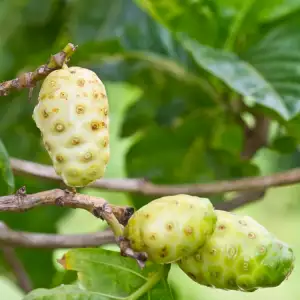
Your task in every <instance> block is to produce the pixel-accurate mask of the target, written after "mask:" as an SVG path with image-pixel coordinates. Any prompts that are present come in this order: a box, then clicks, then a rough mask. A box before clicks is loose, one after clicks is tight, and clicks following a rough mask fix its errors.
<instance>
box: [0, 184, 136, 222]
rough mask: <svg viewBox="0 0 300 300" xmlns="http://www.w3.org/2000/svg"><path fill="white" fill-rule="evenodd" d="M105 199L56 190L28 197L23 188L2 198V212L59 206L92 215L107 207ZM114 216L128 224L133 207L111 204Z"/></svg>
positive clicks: (0, 208) (0, 206) (0, 202)
mask: <svg viewBox="0 0 300 300" xmlns="http://www.w3.org/2000/svg"><path fill="white" fill-rule="evenodd" d="M106 203H107V202H106V200H104V199H103V198H98V197H93V196H89V195H83V194H73V193H71V192H69V191H64V190H60V189H54V190H50V191H44V192H40V193H36V194H31V195H26V191H25V188H24V187H23V188H21V189H20V190H19V191H18V192H17V193H16V194H15V195H8V196H2V197H0V212H1V211H13V212H23V211H26V210H29V209H32V208H34V207H37V206H44V205H58V206H64V207H71V208H82V209H85V210H87V211H89V212H90V213H92V214H94V215H96V214H95V212H96V211H97V210H99V209H101V207H103V205H106ZM109 206H110V207H111V209H112V211H113V213H114V215H115V216H116V218H117V219H118V221H119V222H120V223H121V224H126V222H127V221H128V218H129V217H130V216H131V215H132V213H133V208H132V207H127V206H115V205H111V204H109Z"/></svg>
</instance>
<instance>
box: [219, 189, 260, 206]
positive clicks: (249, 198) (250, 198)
mask: <svg viewBox="0 0 300 300" xmlns="http://www.w3.org/2000/svg"><path fill="white" fill-rule="evenodd" d="M264 195H265V191H251V192H244V193H242V194H240V195H238V196H236V197H235V198H234V199H232V200H230V201H224V202H220V203H216V204H215V205H214V207H215V208H216V209H220V210H226V211H232V210H234V209H236V208H239V207H241V206H244V205H247V204H250V203H253V202H256V201H258V200H260V199H262V198H263V197H264Z"/></svg>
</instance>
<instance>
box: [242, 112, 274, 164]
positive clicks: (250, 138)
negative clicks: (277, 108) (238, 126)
mask: <svg viewBox="0 0 300 300" xmlns="http://www.w3.org/2000/svg"><path fill="white" fill-rule="evenodd" d="M254 117H255V126H254V128H252V129H251V128H248V127H247V126H245V127H244V136H245V145H244V150H243V152H242V153H241V156H242V158H243V159H250V158H252V157H253V156H254V155H255V154H256V152H257V151H258V150H259V149H261V148H262V147H264V146H266V145H267V142H268V134H269V128H270V120H269V119H267V118H266V117H265V116H264V115H262V114H257V113H256V114H254Z"/></svg>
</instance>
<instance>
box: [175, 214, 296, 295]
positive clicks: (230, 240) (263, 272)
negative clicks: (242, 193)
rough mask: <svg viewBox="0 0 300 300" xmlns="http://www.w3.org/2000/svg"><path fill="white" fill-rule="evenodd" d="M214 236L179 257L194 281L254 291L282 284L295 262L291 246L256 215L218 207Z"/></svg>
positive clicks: (230, 288)
mask: <svg viewBox="0 0 300 300" xmlns="http://www.w3.org/2000/svg"><path fill="white" fill-rule="evenodd" d="M216 214H217V224H216V229H215V231H214V233H213V234H212V236H211V238H210V239H209V240H208V241H207V242H206V243H205V245H204V246H203V247H202V248H201V249H199V250H198V251H197V252H196V253H195V254H193V255H192V256H186V257H184V258H182V259H181V260H180V261H178V262H177V263H178V265H179V267H180V268H181V269H182V270H183V271H184V272H185V273H186V274H187V275H188V276H189V277H190V278H191V279H193V280H194V281H196V282H198V283H199V284H202V285H206V286H209V287H214V288H218V289H224V290H237V291H244V292H253V291H255V290H257V289H259V288H265V287H275V286H278V285H280V284H281V283H282V282H283V281H284V280H285V279H286V278H287V276H288V275H289V274H290V273H291V271H292V269H293V266H294V255H293V251H292V249H291V248H290V247H289V246H288V245H286V244H285V243H284V242H282V241H280V240H278V239H277V238H276V237H275V236H274V235H273V234H271V233H270V232H268V230H267V229H265V227H263V226H262V225H260V224H259V223H258V222H257V221H255V220H254V219H253V218H251V217H248V216H239V215H235V214H232V213H229V212H225V211H219V210H216Z"/></svg>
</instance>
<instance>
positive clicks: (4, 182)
mask: <svg viewBox="0 0 300 300" xmlns="http://www.w3.org/2000/svg"><path fill="white" fill-rule="evenodd" d="M14 188H15V180H14V175H13V173H12V170H11V167H10V160H9V154H8V152H7V150H6V148H5V146H4V144H3V142H2V141H1V140H0V195H5V194H6V192H7V191H8V192H9V193H11V192H13V190H14Z"/></svg>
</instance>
